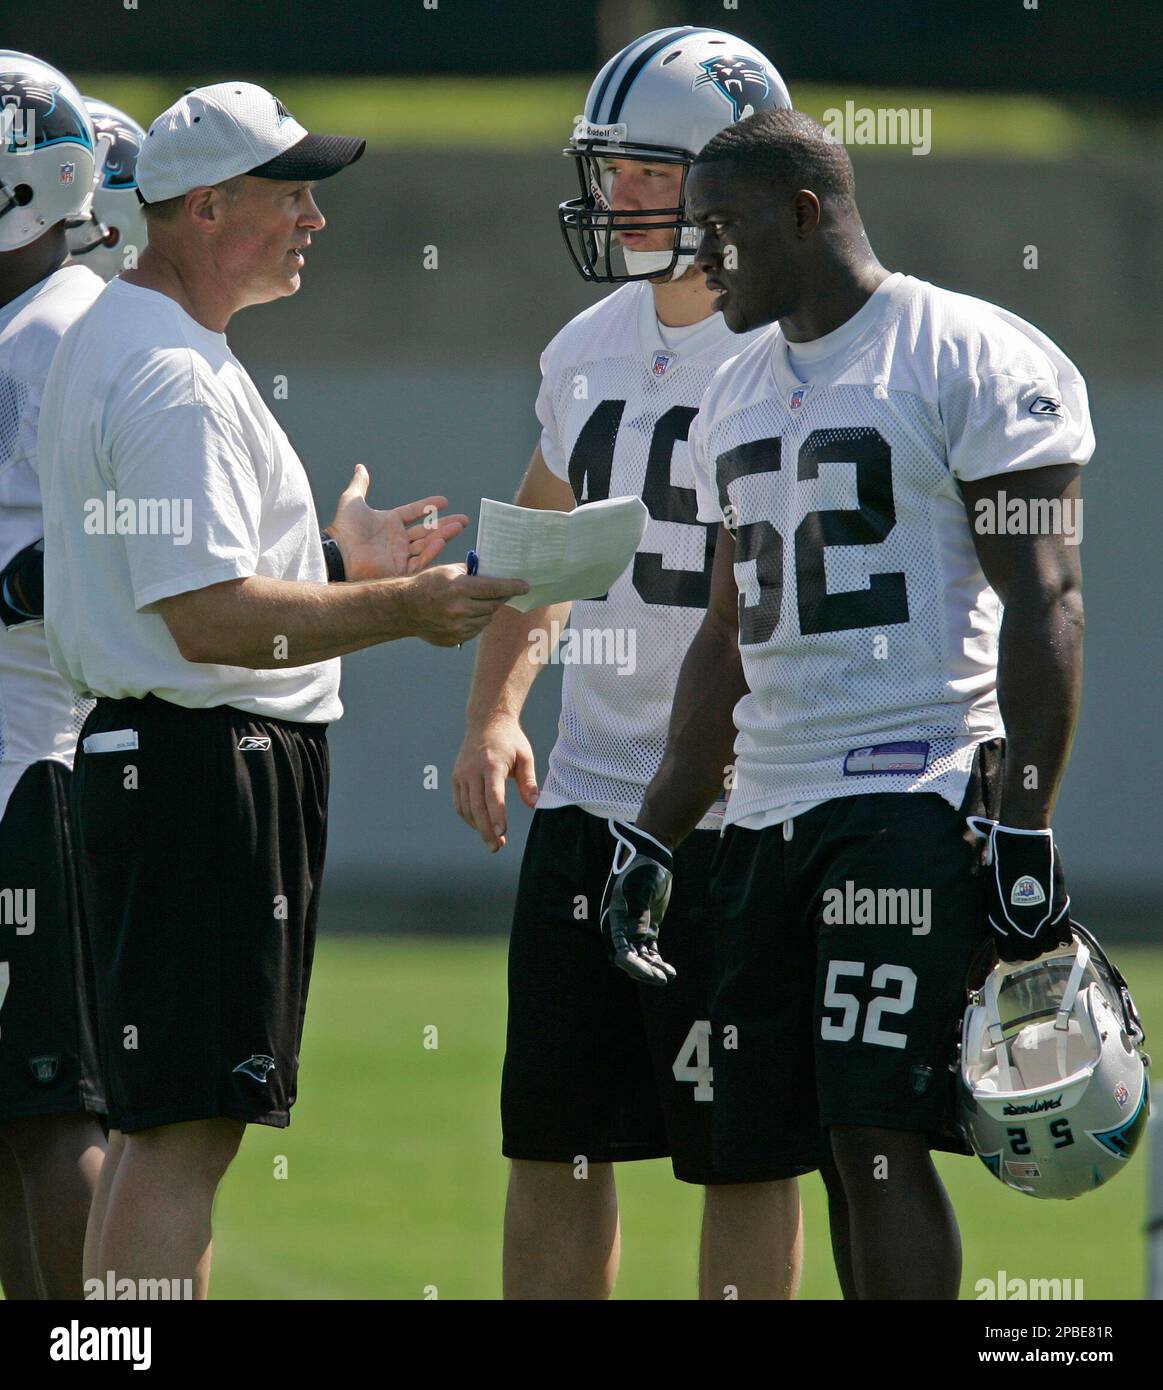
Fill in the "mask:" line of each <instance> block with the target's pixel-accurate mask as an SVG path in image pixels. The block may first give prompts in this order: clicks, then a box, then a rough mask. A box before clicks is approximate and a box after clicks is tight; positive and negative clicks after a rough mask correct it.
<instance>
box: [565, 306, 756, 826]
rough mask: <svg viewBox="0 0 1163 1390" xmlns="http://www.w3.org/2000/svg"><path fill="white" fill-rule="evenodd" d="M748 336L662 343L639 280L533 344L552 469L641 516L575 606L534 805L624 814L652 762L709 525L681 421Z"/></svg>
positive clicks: (712, 819)
mask: <svg viewBox="0 0 1163 1390" xmlns="http://www.w3.org/2000/svg"><path fill="white" fill-rule="evenodd" d="M754 336H755V335H754V334H743V335H738V336H736V335H735V334H733V333H731V331H730V330H729V329H728V328H727V326H726V324H725V323H724V322H723V318H722V315H721V314H715V315H713V316H712V317H711V318H709V319H707V320H705V321H704V322H703V323H701V324H699V325H698V326H697V327H696V328H695V329H694V330H692V331H691V332H689V333H686V334H682V335H680V336H679V338H678V339H677V340H676V345H675V346H674V347H668V346H667V345H666V343H665V342H664V341H663V338H662V336H661V334H660V331H659V325H658V319H657V315H656V313H655V308H654V296H653V293H652V291H651V289H650V286H649V285H647V284H645V283H644V282H641V281H639V282H636V283H632V284H628V285H624V286H622V287H620V288H619V289H617V290H615V291H614V292H613V293H612V294H610V295H608V296H607V297H606V298H604V299H602V300H600V301H599V302H598V303H597V304H595V305H594V306H592V307H591V308H589V309H587V310H585V311H584V312H583V313H581V314H579V315H578V316H577V317H576V318H574V319H573V320H571V321H570V322H569V323H568V324H566V326H565V327H564V328H563V329H562V330H561V331H560V332H559V333H558V334H557V336H556V337H555V338H554V339H553V340H552V341H551V342H550V344H549V345H548V347H547V348H546V349H545V352H544V353H543V354H542V357H541V372H542V383H541V390H540V393H539V395H538V398H537V416H538V419H539V420H540V422H541V426H542V432H541V452H542V455H543V456H544V458H545V462H546V464H547V466H548V467H549V468H550V470H551V471H552V472H553V473H555V474H556V475H557V476H558V477H560V478H563V479H565V480H566V481H568V482H569V483H570V485H571V486H572V488H573V492H574V496H575V498H576V499H577V501H578V502H579V503H581V502H594V501H598V500H600V499H601V498H603V497H622V496H627V495H634V496H637V497H641V498H642V500H643V501H644V502H645V504H646V506H647V508H648V510H649V512H650V520H649V521H648V522H647V525H646V530H645V532H644V534H643V537H642V541H641V544H640V545H639V548H638V553H637V554H636V556H635V557H634V561H633V563H632V564H631V565H630V566H629V568H628V569H627V570H626V571H625V573H623V574H622V575H621V576H620V577H619V578H618V579H617V580H616V581H615V582H614V583H613V584H612V585H611V586H610V590H609V593H608V594H607V595H606V596H605V597H604V598H600V599H586V600H579V601H577V602H575V603H574V604H573V608H572V611H571V615H570V630H569V632H567V633H566V634H565V635H564V636H563V639H562V644H561V647H560V648H559V658H560V660H561V662H562V665H563V667H564V673H563V674H564V679H563V683H562V707H561V717H560V720H559V723H558V737H557V741H556V743H555V744H554V746H553V750H552V752H551V753H550V755H549V764H548V769H547V773H546V777H545V779H544V785H543V787H542V791H541V796H540V798H539V800H538V805H539V806H541V807H556V806H564V805H577V806H581V807H582V808H583V809H584V810H587V811H590V812H592V813H593V814H594V815H601V816H618V817H622V818H630V819H633V818H634V817H635V816H636V815H637V814H638V810H639V807H640V805H641V802H642V796H643V793H644V792H645V790H646V787H647V786H648V785H649V783H650V781H651V780H652V779H653V777H654V774H655V773H656V772H657V770H658V766H659V763H660V762H661V761H662V755H663V752H664V750H665V747H666V731H667V726H668V723H669V720H670V708H671V703H672V700H673V697H674V690H675V686H676V685H677V683H678V673H679V667H680V666H681V665H682V661H683V658H684V657H685V656H686V652H687V648H688V647H689V646H690V643H691V641H692V639H693V638H694V635H695V633H696V632H697V631H698V628H699V624H700V623H701V622H702V619H703V613H704V611H705V609H706V605H707V599H708V596H709V593H710V576H711V563H712V560H713V557H714V546H715V537H716V534H717V531H718V525H717V524H711V525H707V524H700V522H699V520H698V518H697V517H696V515H695V513H696V506H697V503H696V497H695V491H694V474H693V472H692V469H691V462H690V457H689V454H688V451H687V443H686V434H687V429H688V427H689V424H690V421H691V420H692V419H693V418H694V415H695V413H696V410H697V408H698V404H699V401H700V399H701V398H702V395H703V392H704V390H705V389H706V387H707V386H708V385H709V383H710V381H711V378H712V376H713V375H714V373H715V371H716V370H717V369H718V367H719V366H720V365H721V364H722V363H723V362H724V361H725V360H726V359H727V358H728V357H729V356H731V355H732V354H733V353H736V352H738V351H739V350H740V348H742V347H745V346H746V345H747V343H749V342H750V341H751V340H752V338H753V337H754ZM573 655H580V656H581V657H583V658H584V657H586V656H587V655H589V656H591V657H593V656H595V655H596V656H598V657H599V658H601V659H600V660H590V661H584V660H582V661H571V660H570V658H571V656H573ZM722 811H723V805H722V803H718V804H717V805H716V806H715V807H714V808H712V810H711V812H710V813H709V814H708V816H707V817H705V818H704V820H703V821H702V822H701V823H700V828H704V829H707V828H712V827H718V826H719V825H720V824H721V821H722Z"/></svg>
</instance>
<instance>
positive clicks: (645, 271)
mask: <svg viewBox="0 0 1163 1390" xmlns="http://www.w3.org/2000/svg"><path fill="white" fill-rule="evenodd" d="M673 255H674V252H673V251H631V250H630V249H629V247H626V246H623V247H622V256H623V257H624V259H625V261H626V270H627V273H628V274H630V275H649V274H650V272H651V271H653V272H654V273H655V274H658V275H661V274H662V272H663V271H664V270H665V269H666V268H667V266H668V265H669V264H670V258H671V257H672V256H673ZM694 263H695V258H694V256H680V257H679V258H678V262H677V263H676V265H675V267H674V273H673V274H672V275H671V277H670V278H671V279H672V280H681V279H682V277H683V276H684V275H685V274H686V273H687V271H688V270H689V269H690V267H691V266H692V265H694Z"/></svg>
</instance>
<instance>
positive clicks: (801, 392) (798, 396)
mask: <svg viewBox="0 0 1163 1390" xmlns="http://www.w3.org/2000/svg"><path fill="white" fill-rule="evenodd" d="M807 394H808V388H807V387H806V386H797V387H796V389H795V390H794V391H793V392H792V393H791V395H790V396H789V397H788V398H787V403H788V405H789V406H791V408H792V410H798V409H799V408H800V406H801V405H803V403H804V397H805V396H806V395H807Z"/></svg>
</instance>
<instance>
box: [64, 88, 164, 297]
mask: <svg viewBox="0 0 1163 1390" xmlns="http://www.w3.org/2000/svg"><path fill="white" fill-rule="evenodd" d="M83 100H84V103H85V109H86V110H87V111H88V113H89V117H90V119H91V120H92V122H93V130H94V132H95V134H96V137H97V147H98V154H97V170H96V176H97V177H96V185H95V187H94V189H93V208H92V212H91V214H90V216H89V220H88V221H87V222H84V223H82V224H81V226H79V227H74V228H73V229H72V230H70V232H69V252H70V254H71V255H72V257H73V259H74V260H79V261H80V262H81V264H82V265H87V266H88V267H89V269H90V270H95V271H96V272H97V274H98V275H100V276H101V278H102V279H103V280H112V278H113V277H114V276H115V275H117V274H119V273H120V272H121V271H123V270H125V269H127V266H128V263H127V261H126V253H127V252H128V251H129V250H130V248H133V254H134V256H135V257H136V256H140V255H141V253H142V251H143V250H144V249H145V243H146V239H147V236H148V233H147V231H146V225H145V213H144V212H143V211H142V208H141V200H140V199H139V198H138V196H137V157H138V155H139V154H140V153H141V146H142V142H143V141H144V140H145V131H144V130H143V129H142V128H141V126H139V125H138V123H137V122H136V121H135V120H134V119H133V117H132V116H127V115H126V114H125V112H124V111H121V110H119V109H118V108H117V107H116V106H110V105H109V104H108V103H107V102H104V101H98V100H97V99H96V98H95V97H85V98H83ZM134 263H136V262H134Z"/></svg>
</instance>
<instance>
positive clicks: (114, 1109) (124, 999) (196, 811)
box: [73, 695, 329, 1131]
mask: <svg viewBox="0 0 1163 1390" xmlns="http://www.w3.org/2000/svg"><path fill="white" fill-rule="evenodd" d="M133 744H136V746H135V747H134V746H132V745H133ZM86 745H87V746H86ZM98 750H101V751H98ZM328 772H329V758H328V747H327V734H326V725H324V724H296V723H292V722H290V721H287V720H282V719H271V718H260V717H258V716H256V715H253V714H246V713H244V712H243V711H241V710H237V709H234V708H233V707H232V706H230V705H218V706H216V707H214V708H212V709H204V710H193V709H185V708H183V707H181V706H178V705H174V704H170V703H168V702H167V701H165V700H159V699H157V698H156V697H155V696H153V695H147V696H145V697H144V698H143V699H127V700H104V699H102V700H98V701H97V705H96V708H95V709H94V710H93V712H92V713H91V714H90V715H89V717H88V719H87V720H86V721H85V725H84V728H83V729H82V730H81V740H80V744H79V745H78V748H77V757H76V764H75V773H74V783H73V786H74V794H75V814H76V821H77V826H78V833H79V838H80V841H81V845H82V850H83V858H82V871H83V883H84V890H85V912H86V921H87V926H88V932H89V939H90V943H91V948H92V957H93V968H94V975H95V978H96V986H97V1022H98V1035H99V1038H100V1042H101V1067H102V1074H103V1076H104V1078H105V1083H106V1087H107V1090H108V1098H109V1122H110V1125H111V1127H112V1128H113V1129H120V1130H124V1131H133V1130H141V1129H150V1128H152V1127H154V1126H156V1125H164V1124H174V1123H177V1122H178V1121H182V1120H204V1119H212V1118H215V1117H218V1116H221V1117H225V1118H229V1119H235V1120H242V1121H244V1122H248V1123H255V1124H267V1125H277V1126H283V1125H286V1124H289V1123H290V1115H289V1111H290V1108H291V1106H292V1105H293V1104H294V1101H295V1093H296V1080H297V1074H298V1068H299V1046H300V1043H301V1040H302V1035H303V1014H304V1010H305V1008H306V1004H307V987H308V983H309V981H310V977H311V960H312V956H313V954H314V947H315V924H316V919H317V916H318V908H319V891H320V880H321V877H322V873H323V856H324V848H325V841H326V830H327V784H328Z"/></svg>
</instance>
